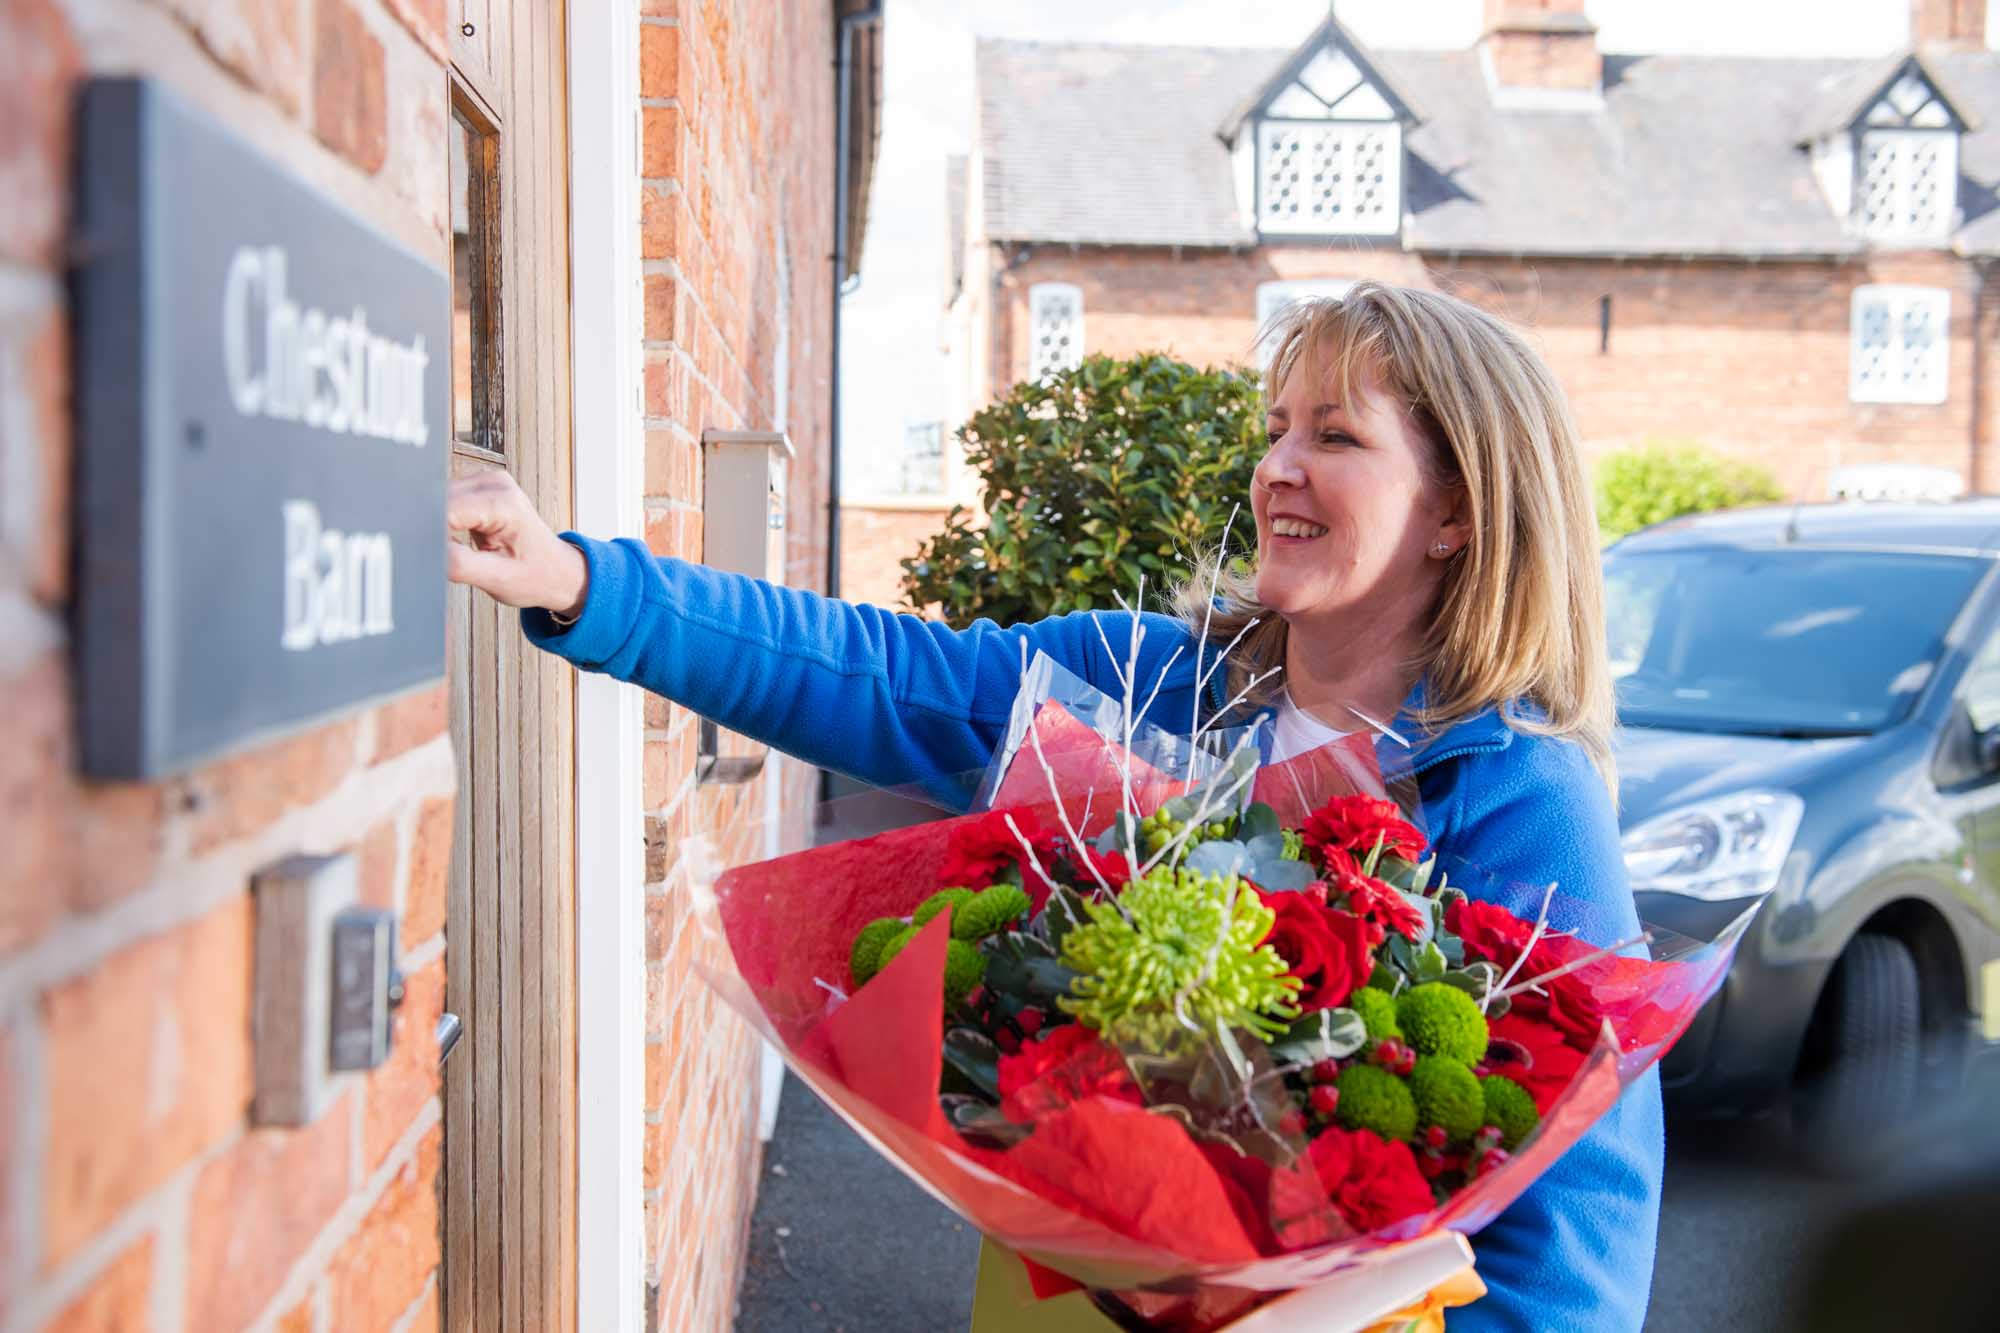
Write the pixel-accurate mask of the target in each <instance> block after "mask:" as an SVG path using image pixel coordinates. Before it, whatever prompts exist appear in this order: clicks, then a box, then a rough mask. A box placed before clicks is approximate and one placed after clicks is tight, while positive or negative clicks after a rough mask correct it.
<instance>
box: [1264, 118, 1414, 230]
mask: <svg viewBox="0 0 2000 1333" xmlns="http://www.w3.org/2000/svg"><path fill="white" fill-rule="evenodd" d="M1286 134H1300V135H1305V136H1308V137H1311V136H1315V135H1327V134H1338V135H1343V136H1348V137H1347V138H1346V140H1345V142H1344V143H1343V145H1342V147H1341V148H1340V150H1339V151H1340V153H1341V156H1342V158H1343V161H1345V162H1346V163H1348V165H1349V169H1351V164H1352V159H1353V154H1354V146H1353V145H1354V139H1353V137H1352V136H1356V135H1361V134H1380V135H1382V136H1384V137H1385V138H1386V139H1387V144H1386V146H1385V149H1384V159H1385V161H1386V164H1387V166H1386V171H1385V173H1384V182H1383V192H1384V194H1385V195H1386V196H1387V206H1386V207H1384V208H1383V209H1382V210H1381V211H1380V213H1379V214H1377V215H1375V216H1372V217H1368V218H1364V219H1360V220H1358V221H1357V220H1356V218H1355V215H1354V213H1353V212H1352V210H1351V209H1349V210H1348V211H1347V212H1346V213H1345V214H1344V217H1345V219H1346V220H1345V221H1344V222H1342V223H1339V224H1330V223H1328V222H1326V221H1324V220H1322V219H1318V218H1313V217H1310V216H1301V217H1297V218H1293V217H1287V216H1285V215H1284V214H1282V213H1279V212H1278V211H1276V206H1275V201H1274V200H1273V198H1272V197H1271V195H1270V193H1269V185H1270V173H1269V171H1268V170H1267V168H1266V163H1268V162H1269V161H1270V157H1271V154H1272V153H1273V151H1275V149H1274V140H1276V139H1277V138H1278V136H1280V135H1286ZM1305 151H1307V152H1308V153H1310V152H1312V151H1313V150H1312V149H1311V148H1307V149H1306V150H1305ZM1256 181H1257V230H1258V231H1260V232H1262V233H1264V234H1265V235H1269V236H1394V235H1397V234H1398V233H1400V232H1401V231H1402V226H1403V127H1402V126H1401V125H1399V124H1397V123H1396V122H1395V121H1392V120H1319V121H1314V120H1283V119H1275V118H1274V119H1269V120H1260V121H1258V122H1257V168H1256ZM1346 202H1347V203H1351V202H1352V200H1351V198H1350V199H1349V200H1348V201H1346Z"/></svg>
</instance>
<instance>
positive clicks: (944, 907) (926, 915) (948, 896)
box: [910, 889, 972, 926]
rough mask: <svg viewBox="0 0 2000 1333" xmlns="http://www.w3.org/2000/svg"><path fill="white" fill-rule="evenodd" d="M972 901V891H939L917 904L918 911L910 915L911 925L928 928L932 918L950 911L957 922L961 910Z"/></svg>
mask: <svg viewBox="0 0 2000 1333" xmlns="http://www.w3.org/2000/svg"><path fill="white" fill-rule="evenodd" d="M971 901H972V890H971V889H939V890H938V891H937V892H936V893H933V894H932V895H931V896H930V897H928V898H926V899H924V900H923V901H922V902H921V903H919V904H917V910H916V911H914V912H912V913H911V914H910V924H911V925H913V926H928V925H929V924H930V923H931V918H932V917H934V916H936V915H937V914H938V913H939V912H944V911H949V912H950V913H951V914H952V917H953V919H954V920H956V919H957V916H958V912H959V909H960V908H962V907H964V906H965V905H966V904H967V903H969V902H971Z"/></svg>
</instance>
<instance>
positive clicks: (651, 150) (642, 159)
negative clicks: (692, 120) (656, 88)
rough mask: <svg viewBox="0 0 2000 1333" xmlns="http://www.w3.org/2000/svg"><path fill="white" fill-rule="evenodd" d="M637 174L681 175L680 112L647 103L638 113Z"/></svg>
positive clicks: (655, 175) (659, 177)
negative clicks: (639, 113) (647, 105)
mask: <svg viewBox="0 0 2000 1333" xmlns="http://www.w3.org/2000/svg"><path fill="white" fill-rule="evenodd" d="M639 123H640V145H639V174H640V175H642V176H647V177H651V178H654V179H664V178H667V177H672V176H678V175H680V174H681V113H680V112H679V111H678V110H676V109H675V108H673V107H670V106H649V107H646V108H645V109H644V111H643V112H642V113H641V115H640V121H639Z"/></svg>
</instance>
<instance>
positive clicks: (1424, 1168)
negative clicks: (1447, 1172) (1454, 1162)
mask: <svg viewBox="0 0 2000 1333" xmlns="http://www.w3.org/2000/svg"><path fill="white" fill-rule="evenodd" d="M1417 1170H1419V1171H1421V1172H1423V1176H1424V1179H1425V1180H1436V1179H1437V1178H1438V1177H1439V1176H1441V1175H1443V1174H1444V1158H1442V1157H1440V1156H1438V1155H1437V1154H1436V1153H1434V1152H1420V1153H1418V1154H1417Z"/></svg>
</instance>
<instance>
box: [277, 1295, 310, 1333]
mask: <svg viewBox="0 0 2000 1333" xmlns="http://www.w3.org/2000/svg"><path fill="white" fill-rule="evenodd" d="M278 1333H313V1298H312V1297H310V1296H308V1297H306V1298H305V1299H304V1300H302V1301H300V1302H299V1303H298V1304H297V1305H294V1306H293V1307H292V1308H291V1309H290V1310H288V1311H287V1312H286V1313H285V1314H284V1316H283V1317H281V1318H280V1319H279V1320H278Z"/></svg>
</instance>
